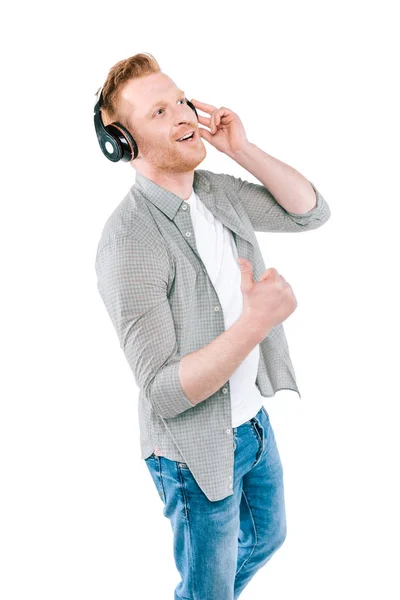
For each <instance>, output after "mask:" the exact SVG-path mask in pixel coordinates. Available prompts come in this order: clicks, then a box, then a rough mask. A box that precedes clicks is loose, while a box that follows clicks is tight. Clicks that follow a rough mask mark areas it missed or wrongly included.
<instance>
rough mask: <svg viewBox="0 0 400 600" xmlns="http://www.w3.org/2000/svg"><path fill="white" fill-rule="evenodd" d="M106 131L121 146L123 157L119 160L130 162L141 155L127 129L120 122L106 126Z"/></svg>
mask: <svg viewBox="0 0 400 600" xmlns="http://www.w3.org/2000/svg"><path fill="white" fill-rule="evenodd" d="M105 129H106V131H107V133H108V134H109V135H110V136H111V137H112V138H113V139H114V140H116V142H117V143H118V144H119V148H120V153H121V156H120V158H119V159H118V160H122V161H124V162H129V161H130V160H134V159H135V158H136V157H137V155H138V153H139V150H138V147H137V144H136V142H135V140H134V139H133V137H132V135H131V134H130V133H129V131H128V130H127V129H126V127H124V126H123V125H121V123H118V121H114V122H113V123H110V124H109V125H106V127H105ZM111 160H112V159H111Z"/></svg>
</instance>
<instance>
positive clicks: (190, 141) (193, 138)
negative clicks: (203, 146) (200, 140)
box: [176, 131, 197, 144]
mask: <svg viewBox="0 0 400 600" xmlns="http://www.w3.org/2000/svg"><path fill="white" fill-rule="evenodd" d="M196 139H197V131H193V133H192V135H191V136H190V137H188V138H187V139H184V140H176V141H177V142H179V143H180V144H193V142H195V141H196Z"/></svg>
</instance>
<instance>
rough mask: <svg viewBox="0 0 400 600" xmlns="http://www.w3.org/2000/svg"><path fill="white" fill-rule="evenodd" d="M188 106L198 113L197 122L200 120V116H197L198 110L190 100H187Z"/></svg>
mask: <svg viewBox="0 0 400 600" xmlns="http://www.w3.org/2000/svg"><path fill="white" fill-rule="evenodd" d="M186 104H187V105H188V106H190V108H191V109H192V110H194V112H195V113H196V117H197V120H199V115H198V114H197V110H196V108H195V106H194V104H193V102H190V100H188V99H187V98H186Z"/></svg>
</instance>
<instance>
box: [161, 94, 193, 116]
mask: <svg viewBox="0 0 400 600" xmlns="http://www.w3.org/2000/svg"><path fill="white" fill-rule="evenodd" d="M181 101H183V102H185V103H186V98H180V99H179V100H178V102H181ZM160 110H163V109H162V108H159V109H157V110H156V112H155V113H154V114H155V115H156V114H157V113H158V111H160Z"/></svg>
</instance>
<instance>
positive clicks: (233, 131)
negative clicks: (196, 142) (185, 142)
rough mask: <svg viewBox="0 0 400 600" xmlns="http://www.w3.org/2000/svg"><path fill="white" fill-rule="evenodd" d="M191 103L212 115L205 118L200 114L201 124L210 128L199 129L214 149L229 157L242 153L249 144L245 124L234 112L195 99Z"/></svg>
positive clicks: (224, 107)
mask: <svg viewBox="0 0 400 600" xmlns="http://www.w3.org/2000/svg"><path fill="white" fill-rule="evenodd" d="M190 102H192V104H193V105H194V106H195V108H196V109H200V110H202V111H203V112H206V113H208V114H209V115H210V116H209V117H203V116H202V115H200V114H199V123H201V124H202V125H206V127H208V128H209V129H205V128H204V127H199V133H200V135H201V137H202V138H204V139H205V140H207V142H209V143H210V144H211V145H212V146H214V148H216V149H217V150H219V151H220V152H224V153H225V154H227V155H228V156H233V155H234V154H235V152H240V150H242V149H243V148H244V147H245V146H246V145H247V144H248V143H249V142H248V139H247V137H246V132H245V130H244V127H243V123H242V121H241V120H240V118H239V116H238V115H237V114H236V113H234V112H233V110H230V109H229V108H226V106H221V107H220V108H216V107H215V106H213V105H212V104H205V103H204V102H199V101H198V100H195V99H194V98H192V99H191V100H190Z"/></svg>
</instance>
